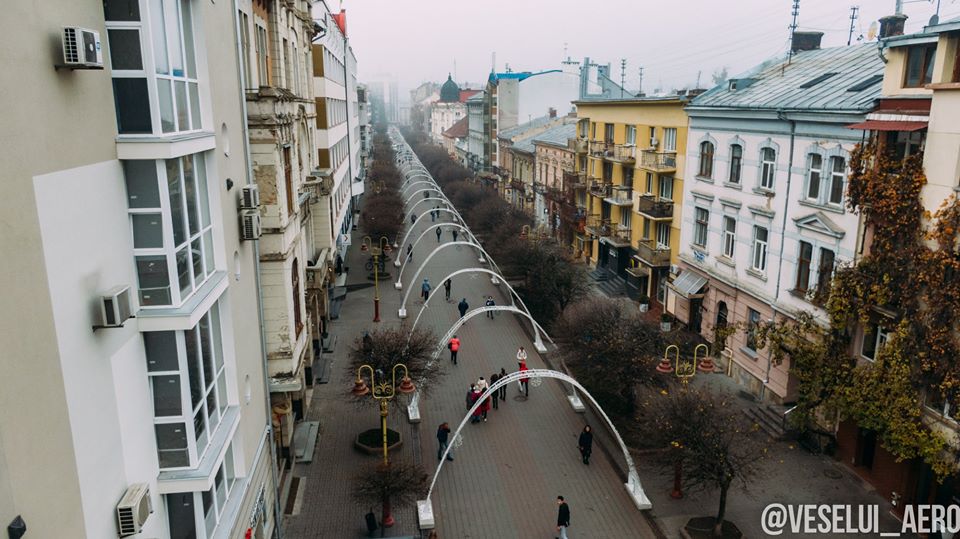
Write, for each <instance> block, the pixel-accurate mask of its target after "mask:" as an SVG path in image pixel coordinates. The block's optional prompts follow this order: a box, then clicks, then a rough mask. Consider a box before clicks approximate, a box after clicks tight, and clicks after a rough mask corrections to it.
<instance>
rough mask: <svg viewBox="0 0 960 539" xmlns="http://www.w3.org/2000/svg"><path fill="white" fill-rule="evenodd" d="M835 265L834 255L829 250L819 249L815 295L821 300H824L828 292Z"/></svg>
mask: <svg viewBox="0 0 960 539" xmlns="http://www.w3.org/2000/svg"><path fill="white" fill-rule="evenodd" d="M835 265H836V254H835V253H834V252H833V251H831V250H830V249H826V248H823V247H821V248H820V263H819V264H818V265H817V295H818V296H820V299H821V300H825V299H826V295H827V293H828V292H829V291H830V280H831V279H832V278H833V268H834V266H835Z"/></svg>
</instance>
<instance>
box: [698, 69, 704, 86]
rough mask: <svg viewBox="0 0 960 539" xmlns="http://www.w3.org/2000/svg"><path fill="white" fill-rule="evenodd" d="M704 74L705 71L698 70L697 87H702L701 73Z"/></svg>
mask: <svg viewBox="0 0 960 539" xmlns="http://www.w3.org/2000/svg"><path fill="white" fill-rule="evenodd" d="M701 74H703V71H697V88H700V75H701Z"/></svg>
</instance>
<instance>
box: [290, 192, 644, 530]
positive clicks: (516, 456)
mask: <svg viewBox="0 0 960 539" xmlns="http://www.w3.org/2000/svg"><path fill="white" fill-rule="evenodd" d="M424 206H426V205H421V207H424ZM447 222H449V221H447ZM430 224H431V223H430V220H429V219H428V218H425V219H421V220H420V222H418V223H417V225H416V229H417V230H416V231H415V232H414V234H412V235H411V236H412V237H414V238H415V237H416V235H417V234H418V232H419V231H421V230H424V229H425V228H426V227H427V226H430ZM408 226H409V225H408ZM358 234H359V233H355V234H354V238H353V240H354V247H353V248H351V252H350V254H349V256H348V261H347V266H349V267H350V268H352V272H351V273H350V278H349V279H348V281H347V282H348V284H354V283H359V282H363V281H365V280H366V272H363V271H358V270H360V269H361V268H362V267H363V263H364V261H365V256H363V254H362V253H360V252H359V249H358V248H357V247H356V245H357V244H358V243H359V239H360V237H361V236H360V235H358ZM461 239H462V237H461ZM451 240H452V236H451V234H450V232H449V231H445V232H444V233H443V238H442V241H443V242H449V241H451ZM437 245H438V244H437V242H436V236H435V235H434V234H433V233H432V232H431V233H430V234H428V235H427V236H425V237H424V239H423V240H422V241H421V242H420V244H419V245H418V246H417V247H416V248H415V250H414V261H415V262H419V261H422V260H423V259H424V257H426V256H427V255H428V254H429V253H430V251H431V250H432V249H434V248H435V247H437ZM402 248H403V249H404V250H405V246H402ZM478 265H479V264H478V262H477V255H476V251H475V250H474V249H473V248H470V247H466V246H460V247H456V246H453V247H448V248H445V249H443V250H441V251H440V252H439V253H438V254H437V255H435V256H434V258H433V259H432V260H431V263H430V265H429V268H426V269H425V270H424V275H421V276H419V277H418V278H417V280H416V282H415V283H413V286H414V287H415V288H414V290H412V291H411V293H410V297H411V300H410V301H409V302H408V303H407V310H408V313H409V316H408V319H407V322H406V323H407V324H408V325H410V324H412V323H413V320H414V319H415V318H416V316H417V314H418V312H419V310H420V309H421V308H422V304H421V303H419V302H418V298H419V291H420V286H419V283H420V282H422V279H423V277H424V276H425V277H427V278H429V279H430V282H431V283H432V284H433V286H434V293H435V294H436V296H435V297H434V298H433V299H432V300H431V301H430V302H429V304H428V307H427V309H426V311H425V312H424V314H423V317H422V318H421V320H420V322H419V324H420V326H422V327H427V328H430V329H431V330H433V331H434V332H435V334H436V335H437V339H438V341H439V339H440V337H441V336H442V335H443V334H444V333H445V332H446V331H447V329H448V328H449V327H450V326H451V325H452V324H453V323H454V322H455V321H456V319H457V317H458V316H459V315H458V313H457V309H456V304H457V302H458V301H459V300H460V299H461V298H463V297H466V298H467V301H468V303H469V304H470V307H471V309H473V308H476V307H479V306H482V305H483V298H484V297H485V296H487V295H493V296H494V298H495V300H496V302H497V304H498V305H504V304H509V298H508V297H507V296H506V295H505V294H504V293H503V291H505V290H506V288H504V287H502V285H501V287H497V286H494V285H493V284H492V283H491V282H490V279H489V275H484V274H480V273H473V274H466V275H459V276H457V277H456V278H454V280H453V286H452V297H451V301H450V302H449V303H448V302H446V301H444V298H443V288H442V286H441V283H442V280H443V278H444V277H445V276H446V275H448V274H449V273H452V272H453V271H455V270H458V269H461V268H465V267H476V266H478ZM481 267H487V266H482V265H481ZM415 270H416V267H415V266H413V265H409V266H408V267H407V268H406V270H405V271H404V274H403V282H404V290H403V291H402V292H398V291H396V290H394V289H393V286H392V283H391V282H390V281H392V280H396V277H397V272H398V270H396V269H394V268H391V279H390V280H388V282H386V283H384V282H381V287H380V293H381V297H382V301H381V303H382V311H381V317H382V319H383V322H381V323H380V325H396V324H399V323H400V320H399V318H398V317H397V309H398V307H399V304H400V301H401V294H402V293H405V292H406V288H407V287H409V286H411V281H412V280H413V278H414V271H415ZM373 292H374V291H373V288H365V289H362V290H355V291H352V292H350V293H349V294H348V295H347V299H346V302H345V303H344V305H343V309H342V310H341V313H340V319H339V320H337V321H335V322H334V323H333V324H332V325H331V327H332V329H331V332H332V333H334V334H336V335H337V336H338V340H339V343H338V345H337V348H336V351H335V352H334V354H333V358H334V363H333V364H332V365H331V369H332V373H331V376H330V383H329V384H326V385H320V386H316V389H315V392H314V395H313V397H314V398H313V402H312V403H311V407H310V410H309V414H308V415H309V419H317V420H319V421H320V422H321V434H320V441H319V443H318V446H317V449H316V453H315V455H314V461H313V462H312V463H311V464H304V465H299V467H298V472H297V474H298V475H300V476H303V480H302V482H301V494H300V496H301V498H302V499H301V503H300V504H299V506H300V510H299V514H297V515H294V516H290V517H288V518H287V531H286V536H287V537H290V538H307V537H317V538H327V537H329V538H340V537H359V536H363V535H364V532H365V528H363V526H362V517H363V514H365V513H366V512H367V511H368V510H369V509H370V508H363V507H359V506H358V505H357V504H356V503H355V502H354V501H353V500H352V499H351V498H350V494H349V492H350V486H351V484H352V479H353V477H354V475H355V474H356V470H358V469H360V468H362V467H363V466H366V465H370V464H373V463H374V462H375V458H376V457H368V456H365V455H361V454H359V453H357V452H355V451H354V450H353V448H352V439H353V436H354V435H355V434H356V433H357V432H358V431H359V430H362V429H360V428H359V427H361V426H362V427H367V426H369V428H373V427H375V426H377V420H378V417H377V413H376V410H375V409H373V408H365V409H359V408H357V407H356V406H355V405H353V404H351V403H350V402H348V401H347V400H346V399H345V396H346V394H347V392H348V391H349V378H350V373H348V372H346V368H345V365H346V353H347V348H348V345H349V344H350V342H352V341H353V339H355V338H356V337H358V336H360V335H361V334H362V332H363V331H364V330H366V329H370V328H372V327H373V326H374V324H373V323H372V322H371V319H372V311H373V300H372V298H373ZM521 320H523V319H522V318H520V317H517V316H513V315H511V314H507V313H500V314H499V315H498V316H497V317H496V318H495V319H489V318H486V317H485V316H484V315H480V316H477V317H476V318H473V319H471V320H470V321H469V322H467V323H466V325H465V326H464V327H463V328H461V329H460V330H459V331H458V332H457V334H458V336H459V337H460V339H461V340H462V342H463V347H462V348H461V351H460V354H459V358H458V363H459V364H458V365H456V366H454V365H452V364H451V363H450V362H449V354H448V352H447V351H446V348H445V346H444V347H443V348H442V353H441V355H440V359H441V360H442V361H443V364H444V368H445V369H446V371H447V375H446V376H445V377H443V378H442V380H441V382H440V383H439V384H437V386H436V387H434V388H433V389H432V391H431V392H430V394H429V396H427V397H426V398H425V399H424V400H423V401H422V403H421V415H422V423H420V424H419V425H410V424H408V423H407V421H406V416H405V414H403V413H400V412H398V411H397V410H396V409H395V410H394V411H392V412H391V416H390V423H391V426H392V428H395V429H397V430H398V431H400V432H401V433H402V434H403V435H404V438H405V440H404V445H403V447H402V449H401V450H400V454H401V455H402V456H404V457H406V458H412V457H413V456H414V454H413V452H414V450H415V447H414V446H417V445H419V450H420V455H419V456H420V458H421V459H422V462H423V464H424V466H425V468H426V469H427V471H428V473H430V474H431V475H432V474H433V472H434V471H435V469H436V463H437V460H436V438H435V431H436V428H437V425H438V424H440V423H441V422H444V421H447V422H449V423H451V425H452V426H453V427H455V426H456V425H457V424H458V423H459V421H460V420H461V419H462V416H463V414H464V413H465V412H466V407H465V403H464V396H465V394H466V392H467V389H468V388H469V385H470V383H471V382H473V381H475V380H476V379H477V378H478V377H480V376H484V377H486V378H489V376H490V375H491V374H492V373H494V372H499V370H500V369H501V368H505V369H506V370H507V371H508V372H512V371H514V370H515V369H516V351H517V348H518V347H519V346H524V347H525V348H526V350H527V351H528V353H529V360H528V366H529V367H530V368H544V367H545V364H544V363H543V361H542V359H541V358H540V357H539V355H538V354H537V353H536V351H535V350H534V349H533V344H532V342H531V341H530V338H529V337H528V335H527V333H526V332H525V331H524V330H523V328H522V326H521ZM438 344H439V343H438ZM507 397H508V398H507V400H506V401H505V402H502V404H501V405H500V409H499V410H491V412H490V414H489V420H488V421H487V422H485V423H479V424H476V425H471V424H468V425H467V426H466V427H465V428H464V433H463V439H464V444H463V446H462V447H460V448H457V450H456V451H455V454H454V456H455V460H454V461H453V462H447V463H446V465H445V466H444V467H443V470H442V473H441V474H440V477H439V479H438V481H437V485H436V488H435V490H434V493H433V503H434V512H435V514H436V519H437V532H438V535H439V537H441V538H444V539H446V538H497V539H501V538H502V539H508V538H518V539H531V538H540V537H543V538H549V537H554V536H555V535H556V534H555V532H556V528H555V526H554V524H555V522H556V513H557V506H556V497H557V495H563V496H565V497H566V499H567V501H568V503H569V504H570V509H571V524H572V526H571V528H570V530H569V535H570V536H571V537H574V538H591V539H600V538H607V537H609V538H625V537H630V538H639V537H654V536H655V535H654V533H653V531H652V530H651V528H650V526H649V525H648V524H647V521H646V520H645V519H644V517H643V515H642V514H641V513H640V511H638V510H637V509H636V506H634V505H633V502H632V501H631V500H630V498H629V496H628V495H627V493H626V490H625V489H624V487H623V484H622V481H621V479H620V478H619V477H618V475H617V472H616V471H615V469H614V466H613V465H612V463H611V462H610V461H609V460H608V459H607V458H606V456H605V455H604V454H603V453H602V452H599V451H595V452H594V458H593V459H592V460H591V464H590V465H589V466H586V465H584V464H582V463H581V462H580V458H579V453H578V451H577V447H576V445H577V436H578V434H579V432H580V431H581V430H582V428H583V425H584V422H585V420H584V416H582V415H579V414H577V413H575V412H574V411H573V410H572V408H571V407H570V405H569V403H568V402H567V400H566V397H565V392H564V388H563V386H562V385H561V384H560V383H558V382H555V381H544V383H543V384H542V385H540V386H539V387H531V388H530V398H529V399H527V400H524V399H522V398H521V397H520V396H519V392H518V390H517V388H516V386H513V387H509V388H508V392H507ZM415 433H416V434H418V436H419V438H420V440H421V441H422V443H419V444H417V443H413V442H415V440H414V438H415ZM374 512H375V513H376V514H377V515H378V517H379V509H374ZM395 517H396V518H397V525H396V526H395V527H394V528H392V529H390V530H388V533H387V535H388V536H410V535H416V536H419V532H418V531H417V522H416V514H415V511H414V509H413V508H407V509H404V510H401V511H398V512H396V513H395Z"/></svg>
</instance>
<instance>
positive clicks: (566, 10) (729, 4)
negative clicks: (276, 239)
mask: <svg viewBox="0 0 960 539" xmlns="http://www.w3.org/2000/svg"><path fill="white" fill-rule="evenodd" d="M326 1H327V4H328V5H329V7H330V9H331V10H332V11H337V10H339V8H340V7H341V6H342V7H343V8H344V9H346V10H347V30H348V34H349V38H350V42H351V46H352V47H353V50H354V52H355V53H356V56H357V61H358V69H359V72H360V73H359V77H360V80H361V82H362V81H371V80H384V79H387V78H388V77H390V76H395V77H396V78H397V79H398V80H399V82H400V90H401V101H405V100H406V97H407V92H406V91H407V90H408V89H409V88H411V87H413V86H416V85H417V84H419V83H420V82H423V81H425V80H433V81H437V82H442V81H444V80H446V78H447V73H453V72H454V65H455V64H454V63H456V74H455V79H456V80H457V81H458V82H463V81H468V82H472V83H479V82H481V81H484V80H486V76H487V74H488V73H489V72H490V68H491V53H494V52H495V53H496V68H497V70H498V71H503V70H504V69H505V67H506V65H508V64H509V66H510V68H511V69H513V70H514V71H525V70H532V71H536V70H541V69H555V68H558V67H559V63H560V61H561V60H562V59H563V58H564V43H566V44H567V51H568V54H569V56H571V57H572V58H573V59H575V60H577V61H579V60H582V59H583V57H584V56H589V57H590V58H591V60H593V61H596V62H599V63H602V64H605V63H610V64H611V72H612V77H611V78H613V79H614V80H616V81H619V80H620V59H621V58H626V59H627V68H626V73H627V76H626V86H627V89H628V90H635V89H636V88H637V84H638V78H639V77H638V68H639V67H640V66H643V67H644V72H643V89H644V91H645V92H647V93H651V92H653V91H654V90H655V89H657V88H661V89H663V90H670V89H671V88H680V87H691V88H692V87H694V86H695V83H696V80H697V74H698V72H700V86H702V87H710V86H712V82H711V75H712V74H713V73H714V72H715V71H716V70H718V69H721V68H723V67H726V68H727V69H728V70H729V75H730V76H733V75H735V74H737V73H739V72H742V71H745V70H746V69H749V68H750V67H752V66H753V65H756V64H758V63H760V62H762V61H763V60H766V59H768V58H770V57H772V56H775V55H777V54H780V53H783V52H785V51H786V50H787V46H788V36H789V30H788V26H789V24H790V20H791V15H790V11H791V4H792V0H725V1H724V0H664V1H654V0H470V1H467V0H326ZM857 4H858V5H859V6H860V8H861V9H860V17H859V19H858V20H857V22H856V24H855V29H854V40H856V37H857V36H858V35H860V34H863V35H864V36H866V34H867V31H868V28H869V26H870V23H871V22H873V21H875V20H877V19H878V18H880V17H882V16H884V15H889V14H892V13H893V12H894V4H895V0H801V1H800V16H799V19H798V24H799V29H800V30H816V31H822V32H824V33H825V35H824V38H823V46H825V47H826V46H839V45H845V44H846V42H847V34H848V30H849V27H850V6H851V5H857ZM936 4H937V0H932V1H930V0H914V1H910V0H906V2H905V4H904V13H906V14H907V15H908V16H909V19H907V29H906V30H907V33H909V32H913V31H919V30H921V29H922V27H923V26H924V25H926V24H927V22H928V20H929V18H930V16H931V15H932V14H933V13H934V11H935V8H936ZM958 16H960V0H941V8H940V20H941V21H944V20H948V19H951V18H955V17H958Z"/></svg>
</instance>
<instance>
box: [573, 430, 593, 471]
mask: <svg viewBox="0 0 960 539" xmlns="http://www.w3.org/2000/svg"><path fill="white" fill-rule="evenodd" d="M577 447H579V448H580V456H581V457H583V463H584V464H586V465H588V466H589V465H590V453H592V452H593V431H592V430H591V429H590V425H587V426H586V427H583V432H581V433H580V439H579V440H577Z"/></svg>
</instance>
